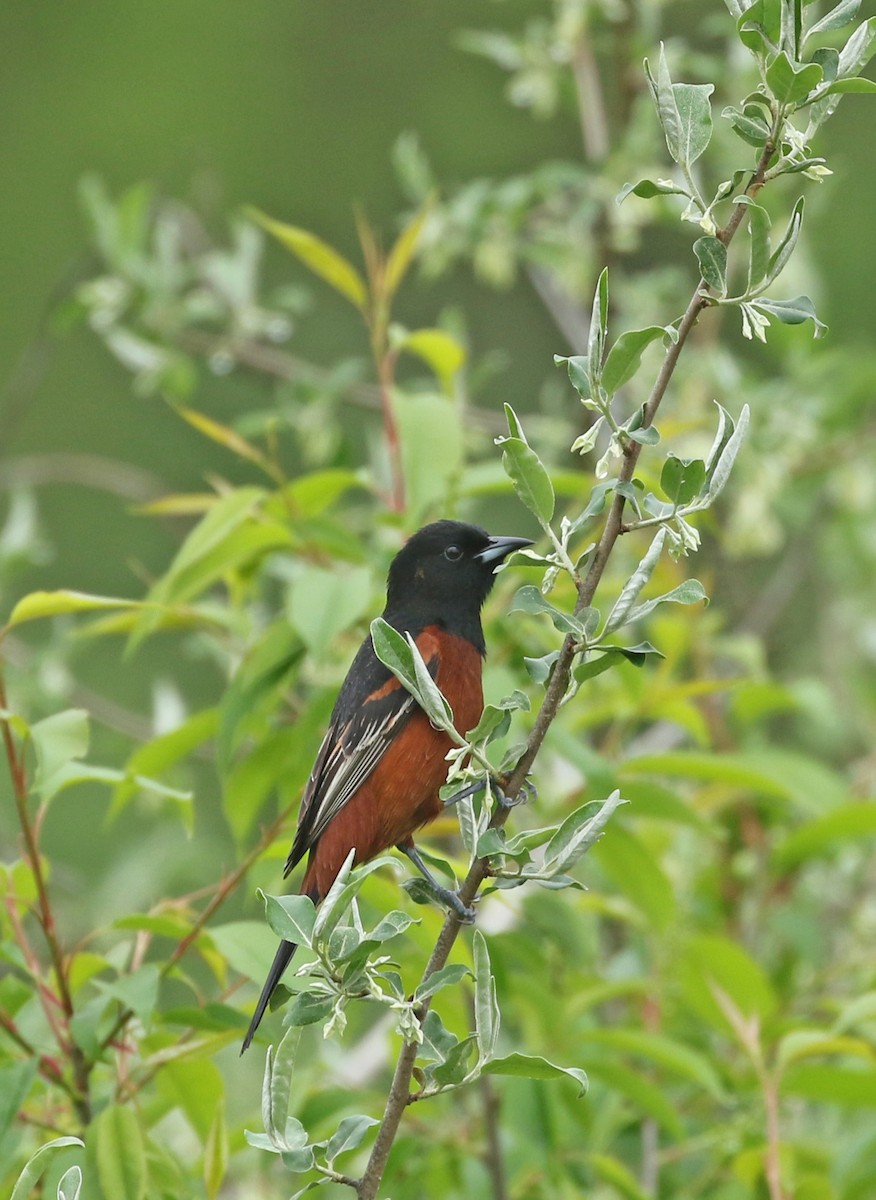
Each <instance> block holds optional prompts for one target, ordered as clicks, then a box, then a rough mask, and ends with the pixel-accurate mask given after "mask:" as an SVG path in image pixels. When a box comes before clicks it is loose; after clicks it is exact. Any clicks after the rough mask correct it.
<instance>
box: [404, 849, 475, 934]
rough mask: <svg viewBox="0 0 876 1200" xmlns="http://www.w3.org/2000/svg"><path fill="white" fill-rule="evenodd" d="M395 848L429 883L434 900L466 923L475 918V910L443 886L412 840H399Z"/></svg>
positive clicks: (468, 923)
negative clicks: (406, 857)
mask: <svg viewBox="0 0 876 1200" xmlns="http://www.w3.org/2000/svg"><path fill="white" fill-rule="evenodd" d="M396 849H397V850H401V852H402V854H406V855H407V856H408V858H409V859H410V860H411V862H412V863H413V864H414V866H415V867H416V868H417V870H418V871H419V872H420V874H421V875H422V876H423V878H424V879H425V880H426V883H427V884H428V885H429V890H430V891H431V893H432V895H433V896H434V897H435V899H436V900H440V902H441V903H442V904H444V905H446V906H447V907H448V908H449V909H450V910H451V912H454V913H455V914H456V916H457V917H459V919H460V921H464V922H465V924H466V925H470V924H471V922H472V921H473V920H474V919H475V911H474V909H473V908H469V907H468V905H467V904H463V902H462V901H461V900H460V898H459V896H458V895H457V894H456V892H454V891H451V890H450V888H446V887H443V886H442V885H441V884H440V883H439V882H438V880H437V879H436V878H435V876H434V875H433V874H432V872H431V871H430V870H429V868H428V867H427V866H426V864H425V863H424V862H423V859H422V858H421V856H420V852H419V850H418V849H417V847H416V846H415V845H414V843H413V842H399V844H398V845H397V846H396Z"/></svg>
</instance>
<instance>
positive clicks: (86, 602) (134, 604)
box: [7, 590, 145, 629]
mask: <svg viewBox="0 0 876 1200" xmlns="http://www.w3.org/2000/svg"><path fill="white" fill-rule="evenodd" d="M143 607H145V605H144V604H143V603H142V602H140V601H137V600H120V599H118V598H117V597H115V596H93V595H90V594H89V593H87V592H71V591H67V590H62V591H57V592H31V593H30V594H29V595H27V596H24V597H22V599H21V600H19V601H18V603H17V604H16V605H15V607H14V608H13V610H12V613H11V615H10V617H9V621H8V624H7V628H9V629H11V628H12V627H13V626H14V625H21V624H23V623H24V622H25V621H35V620H38V619H39V618H41V617H59V616H66V615H67V614H69V613H80V612H94V611H95V610H101V609H103V610H107V609H138V608H143Z"/></svg>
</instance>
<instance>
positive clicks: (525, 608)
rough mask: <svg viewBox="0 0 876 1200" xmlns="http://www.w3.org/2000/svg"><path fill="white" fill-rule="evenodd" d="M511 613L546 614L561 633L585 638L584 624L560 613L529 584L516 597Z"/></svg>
mask: <svg viewBox="0 0 876 1200" xmlns="http://www.w3.org/2000/svg"><path fill="white" fill-rule="evenodd" d="M508 611H509V612H527V613H546V614H547V615H548V616H549V617H550V619H551V621H552V622H553V624H554V627H555V628H556V629H558V630H559V631H560V633H570V634H572V636H573V637H577V638H584V636H585V628H584V625H583V624H582V622H581V621H580V620H579V619H578V618H577V617H573V616H572V615H571V614H569V613H564V612H560V610H559V609H558V608H554V606H553V605H552V604H551V603H550V601H548V600H545V598H544V596H543V595H542V594H541V592H540V591H539V590H538V588H537V587H533V586H532V584H527V586H526V587H522V588H520V589H519V591H518V592H517V595H516V596H515V597H514V601H513V603H512V605H511V607H510V609H509V610H508Z"/></svg>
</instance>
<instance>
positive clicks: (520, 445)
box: [496, 404, 556, 525]
mask: <svg viewBox="0 0 876 1200" xmlns="http://www.w3.org/2000/svg"><path fill="white" fill-rule="evenodd" d="M505 414H506V417H507V419H508V426H509V428H510V429H511V431H512V436H511V437H501V438H497V439H496V444H497V445H498V446H501V448H502V466H503V467H504V468H505V473H506V474H507V475H508V476H509V478H510V479H511V482H512V483H513V484H514V490H515V491H516V493H517V495H518V496H519V497H520V499H521V500H522V501H523V503H524V504H525V505H526V507H527V508H528V509H529V511H530V512H531V513H533V514H534V515H535V516H536V517H537V518H538V519H539V521H540V522H541V523H542V525H546V524H547V523H548V522H549V521H550V519H551V517H552V516H553V515H554V504H555V502H556V501H555V497H554V488H553V484H552V483H551V479H550V475H548V473H547V471H546V470H545V467H544V465H543V464H542V462H541V459H540V458H539V457H538V455H537V454H536V453H535V451H534V450H533V449H532V448H531V447H530V445H529V443H528V442H527V441H526V439H525V438H524V436H523V431H522V429H521V427H520V422H519V420H518V419H517V414H516V413H515V412H514V410H513V409H512V408H511V406H510V404H506V405H505ZM515 431H518V432H517V433H516V435H515Z"/></svg>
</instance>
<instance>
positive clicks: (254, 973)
mask: <svg viewBox="0 0 876 1200" xmlns="http://www.w3.org/2000/svg"><path fill="white" fill-rule="evenodd" d="M207 936H209V938H210V941H211V942H212V943H213V945H214V946H215V947H216V949H217V950H218V951H219V953H220V954H221V955H222V956H223V958H225V959H226V960H227V962H228V965H229V966H230V967H231V968H232V969H233V970H235V971H239V972H240V973H241V975H247V976H249V978H250V979H255V980H258V981H259V982H261V980H262V978H263V977H264V973H265V963H266V962H270V961H271V958H272V957H273V954H274V951H275V950H276V949H277V939H276V938H275V937H274V934H273V933H272V932H271V930H270V929H269V928H268V927H267V926H266V925H265V923H264V921H229V922H228V923H227V924H225V925H211V926H210V928H209V930H208V934H207Z"/></svg>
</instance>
